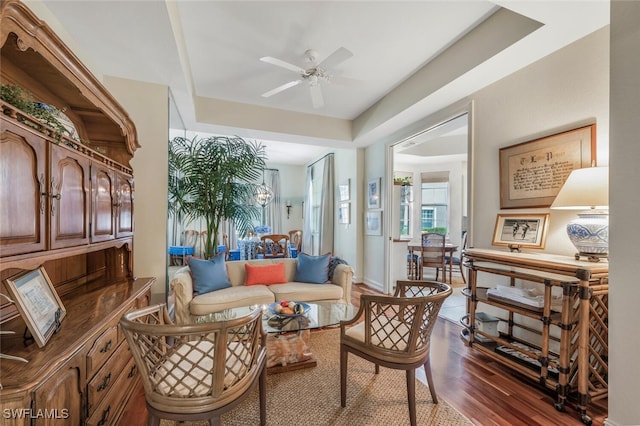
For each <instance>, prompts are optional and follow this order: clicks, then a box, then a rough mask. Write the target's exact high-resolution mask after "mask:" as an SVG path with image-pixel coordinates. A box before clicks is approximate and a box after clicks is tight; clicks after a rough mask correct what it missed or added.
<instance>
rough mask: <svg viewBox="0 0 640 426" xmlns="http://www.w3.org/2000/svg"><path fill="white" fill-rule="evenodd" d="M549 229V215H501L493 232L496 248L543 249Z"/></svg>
mask: <svg viewBox="0 0 640 426" xmlns="http://www.w3.org/2000/svg"><path fill="white" fill-rule="evenodd" d="M548 227H549V215H548V214H546V213H545V214H499V215H498V217H497V219H496V227H495V230H494V231H493V242H492V244H493V245H494V246H507V247H514V246H515V247H523V248H536V249H543V248H544V244H545V242H546V239H547V228H548Z"/></svg>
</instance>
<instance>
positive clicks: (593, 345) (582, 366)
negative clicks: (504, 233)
mask: <svg viewBox="0 0 640 426" xmlns="http://www.w3.org/2000/svg"><path fill="white" fill-rule="evenodd" d="M464 262H465V266H466V267H468V268H469V284H468V287H467V288H466V289H464V291H463V293H464V294H465V295H466V296H467V297H468V303H467V306H468V314H467V315H466V316H465V318H463V320H462V323H463V325H465V329H464V330H463V333H462V338H463V340H464V341H465V342H466V343H467V344H468V345H469V346H471V347H473V348H474V349H477V350H480V351H482V352H483V353H485V354H486V355H488V356H489V357H491V358H492V359H494V360H496V361H498V362H500V363H502V364H504V365H507V366H508V367H510V368H512V369H514V370H516V371H517V372H519V373H520V374H522V375H523V376H525V377H528V378H530V379H533V380H535V381H537V382H538V383H540V384H542V385H544V386H546V387H548V388H550V389H552V390H555V391H556V392H557V401H556V403H555V407H556V408H557V409H558V410H562V409H563V408H564V404H565V402H567V400H570V401H571V402H575V404H576V407H577V410H578V412H579V413H580V417H581V420H582V421H583V422H584V423H585V424H591V418H590V417H589V416H588V415H587V408H588V406H589V404H590V403H593V402H595V401H597V400H601V399H604V398H606V397H607V377H608V291H609V284H608V273H609V265H608V263H607V262H596V263H594V262H587V261H579V260H575V258H573V257H568V256H555V255H548V254H529V253H511V252H504V251H498V250H489V249H475V248H472V249H468V250H466V251H465V253H464ZM481 274H482V278H483V281H482V283H483V284H482V285H481V284H480V283H479V279H478V278H479V275H481ZM500 277H502V278H500ZM505 277H506V278H505ZM485 279H487V280H485ZM500 280H502V281H506V282H508V284H507V285H508V286H511V287H518V286H520V287H522V286H523V285H526V286H531V287H532V290H535V287H536V286H537V287H538V289H539V291H540V293H541V294H542V296H541V300H542V303H541V304H540V306H534V305H527V304H523V303H520V302H519V301H517V300H509V299H505V298H502V297H495V296H493V295H492V292H491V291H489V289H490V288H493V287H495V285H493V282H496V281H500ZM484 283H489V284H487V285H485V284H484ZM554 293H555V294H556V295H557V296H556V297H554V296H553V294H554ZM552 299H557V302H558V303H553V304H552V301H553V300H552ZM481 306H482V307H483V309H488V310H491V311H492V313H494V312H497V314H496V315H497V317H498V319H499V329H498V332H492V333H489V332H486V331H484V330H483V329H482V328H481V327H478V323H477V320H478V318H477V313H478V312H479V308H480V307H481Z"/></svg>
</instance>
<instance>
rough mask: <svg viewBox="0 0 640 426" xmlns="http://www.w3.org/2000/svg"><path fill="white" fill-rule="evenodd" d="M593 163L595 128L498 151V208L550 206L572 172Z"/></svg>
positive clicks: (559, 134) (594, 126) (563, 133)
mask: <svg viewBox="0 0 640 426" xmlns="http://www.w3.org/2000/svg"><path fill="white" fill-rule="evenodd" d="M595 161H596V125H595V124H591V125H589V126H585V127H580V128H577V129H573V130H569V131H566V132H562V133H557V134H555V135H551V136H546V137H544V138H540V139H535V140H532V141H529V142H523V143H520V144H517V145H512V146H508V147H505V148H501V149H500V208H501V209H515V208H522V207H549V206H550V205H551V203H553V200H554V199H555V197H556V195H558V192H559V191H560V188H562V185H563V184H564V181H565V180H566V179H567V177H568V176H569V174H570V173H571V171H572V170H574V169H581V168H583V167H590V166H591V165H595Z"/></svg>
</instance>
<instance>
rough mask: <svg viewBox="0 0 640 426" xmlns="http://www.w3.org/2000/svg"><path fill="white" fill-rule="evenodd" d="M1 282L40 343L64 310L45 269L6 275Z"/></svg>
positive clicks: (63, 314)
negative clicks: (3, 281)
mask: <svg viewBox="0 0 640 426" xmlns="http://www.w3.org/2000/svg"><path fill="white" fill-rule="evenodd" d="M5 284H6V287H7V290H8V291H9V293H11V296H12V297H13V301H14V302H15V304H16V307H17V308H18V312H20V315H21V316H22V319H24V322H25V324H26V325H27V328H28V329H29V332H30V333H31V336H32V337H33V339H34V340H35V341H36V343H37V344H38V347H40V348H41V347H43V346H44V345H46V344H47V342H48V341H49V339H50V338H51V336H52V335H53V334H54V333H55V332H56V331H58V329H59V328H60V323H61V322H62V319H63V318H64V317H65V315H66V313H67V311H66V309H65V308H64V305H63V304H62V301H61V300H60V298H59V297H58V293H56V290H55V288H54V287H53V284H52V283H51V280H50V279H49V276H48V275H47V271H46V270H45V269H44V268H43V267H40V268H38V269H34V270H33V271H26V272H21V273H19V274H17V275H14V276H12V277H11V278H7V279H6V280H5Z"/></svg>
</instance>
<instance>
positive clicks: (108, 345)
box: [100, 340, 111, 353]
mask: <svg viewBox="0 0 640 426" xmlns="http://www.w3.org/2000/svg"><path fill="white" fill-rule="evenodd" d="M110 350H111V340H109V341H108V342H107V343H106V344H105V345H104V347H103V348H102V349H100V353H105V352H109V351H110Z"/></svg>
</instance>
